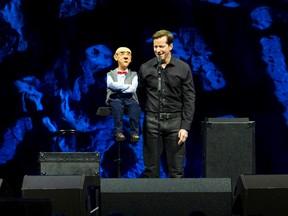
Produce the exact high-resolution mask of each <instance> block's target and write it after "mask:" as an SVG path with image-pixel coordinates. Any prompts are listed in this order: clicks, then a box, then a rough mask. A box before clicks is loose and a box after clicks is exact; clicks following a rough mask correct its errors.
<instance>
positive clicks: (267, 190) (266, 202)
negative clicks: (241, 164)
mask: <svg viewBox="0 0 288 216" xmlns="http://www.w3.org/2000/svg"><path fill="white" fill-rule="evenodd" d="M287 200H288V175H240V177H239V179H238V181H237V185H236V187H235V190H234V193H233V208H232V209H233V210H232V212H233V215H237V216H238V215H240V216H255V215H257V216H258V215H261V216H275V215H277V216H287V215H288V205H287Z"/></svg>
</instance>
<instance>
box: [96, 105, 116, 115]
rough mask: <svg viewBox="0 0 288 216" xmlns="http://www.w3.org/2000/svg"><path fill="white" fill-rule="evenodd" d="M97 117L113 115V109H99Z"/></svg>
mask: <svg viewBox="0 0 288 216" xmlns="http://www.w3.org/2000/svg"><path fill="white" fill-rule="evenodd" d="M96 115H98V116H109V115H112V109H111V107H108V106H107V107H99V108H98V109H97V113H96Z"/></svg>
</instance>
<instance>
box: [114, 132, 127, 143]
mask: <svg viewBox="0 0 288 216" xmlns="http://www.w3.org/2000/svg"><path fill="white" fill-rule="evenodd" d="M115 139H116V141H117V142H121V141H124V140H125V139H126V138H125V136H124V134H122V133H117V134H116V135H115Z"/></svg>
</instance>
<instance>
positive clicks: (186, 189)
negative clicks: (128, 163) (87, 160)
mask: <svg viewBox="0 0 288 216" xmlns="http://www.w3.org/2000/svg"><path fill="white" fill-rule="evenodd" d="M101 208H102V211H101V212H102V215H105V216H106V215H113V213H114V214H116V213H118V214H123V215H137V216H147V215H149V216H160V215H165V216H175V215H177V216H190V215H191V216H192V215H194V214H193V213H195V214H196V212H198V213H202V214H203V215H209V216H210V215H221V216H231V208H232V189H231V179H229V178H213V179H209V178H195V179H194V178H180V179H179V178H136V179H135V178H128V179H127V178H126V179H125V178H120V179H119V178H115V179H113V178H103V179H101ZM198 215H199V214H198Z"/></svg>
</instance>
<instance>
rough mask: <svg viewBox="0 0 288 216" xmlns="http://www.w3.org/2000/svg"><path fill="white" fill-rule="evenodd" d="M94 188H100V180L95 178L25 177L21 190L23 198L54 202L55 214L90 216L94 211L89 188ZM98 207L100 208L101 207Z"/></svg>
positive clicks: (67, 176)
mask: <svg viewBox="0 0 288 216" xmlns="http://www.w3.org/2000/svg"><path fill="white" fill-rule="evenodd" d="M94 186H95V187H98V188H99V178H98V177H95V176H84V175H71V176H70V175H63V176H60V175H58V176H57V175H56V176H41V175H39V176H28V175H25V176H24V178H23V183H22V189H21V190H22V198H26V199H36V198H38V199H50V200H51V201H52V210H53V214H56V215H57V214H59V215H62V214H63V215H65V216H88V215H91V214H90V213H91V212H92V211H93V210H94V209H92V208H91V206H92V205H91V203H90V197H89V196H90V193H89V187H94ZM99 195H100V194H99ZM98 202H100V200H98ZM97 207H98V208H99V206H97Z"/></svg>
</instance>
